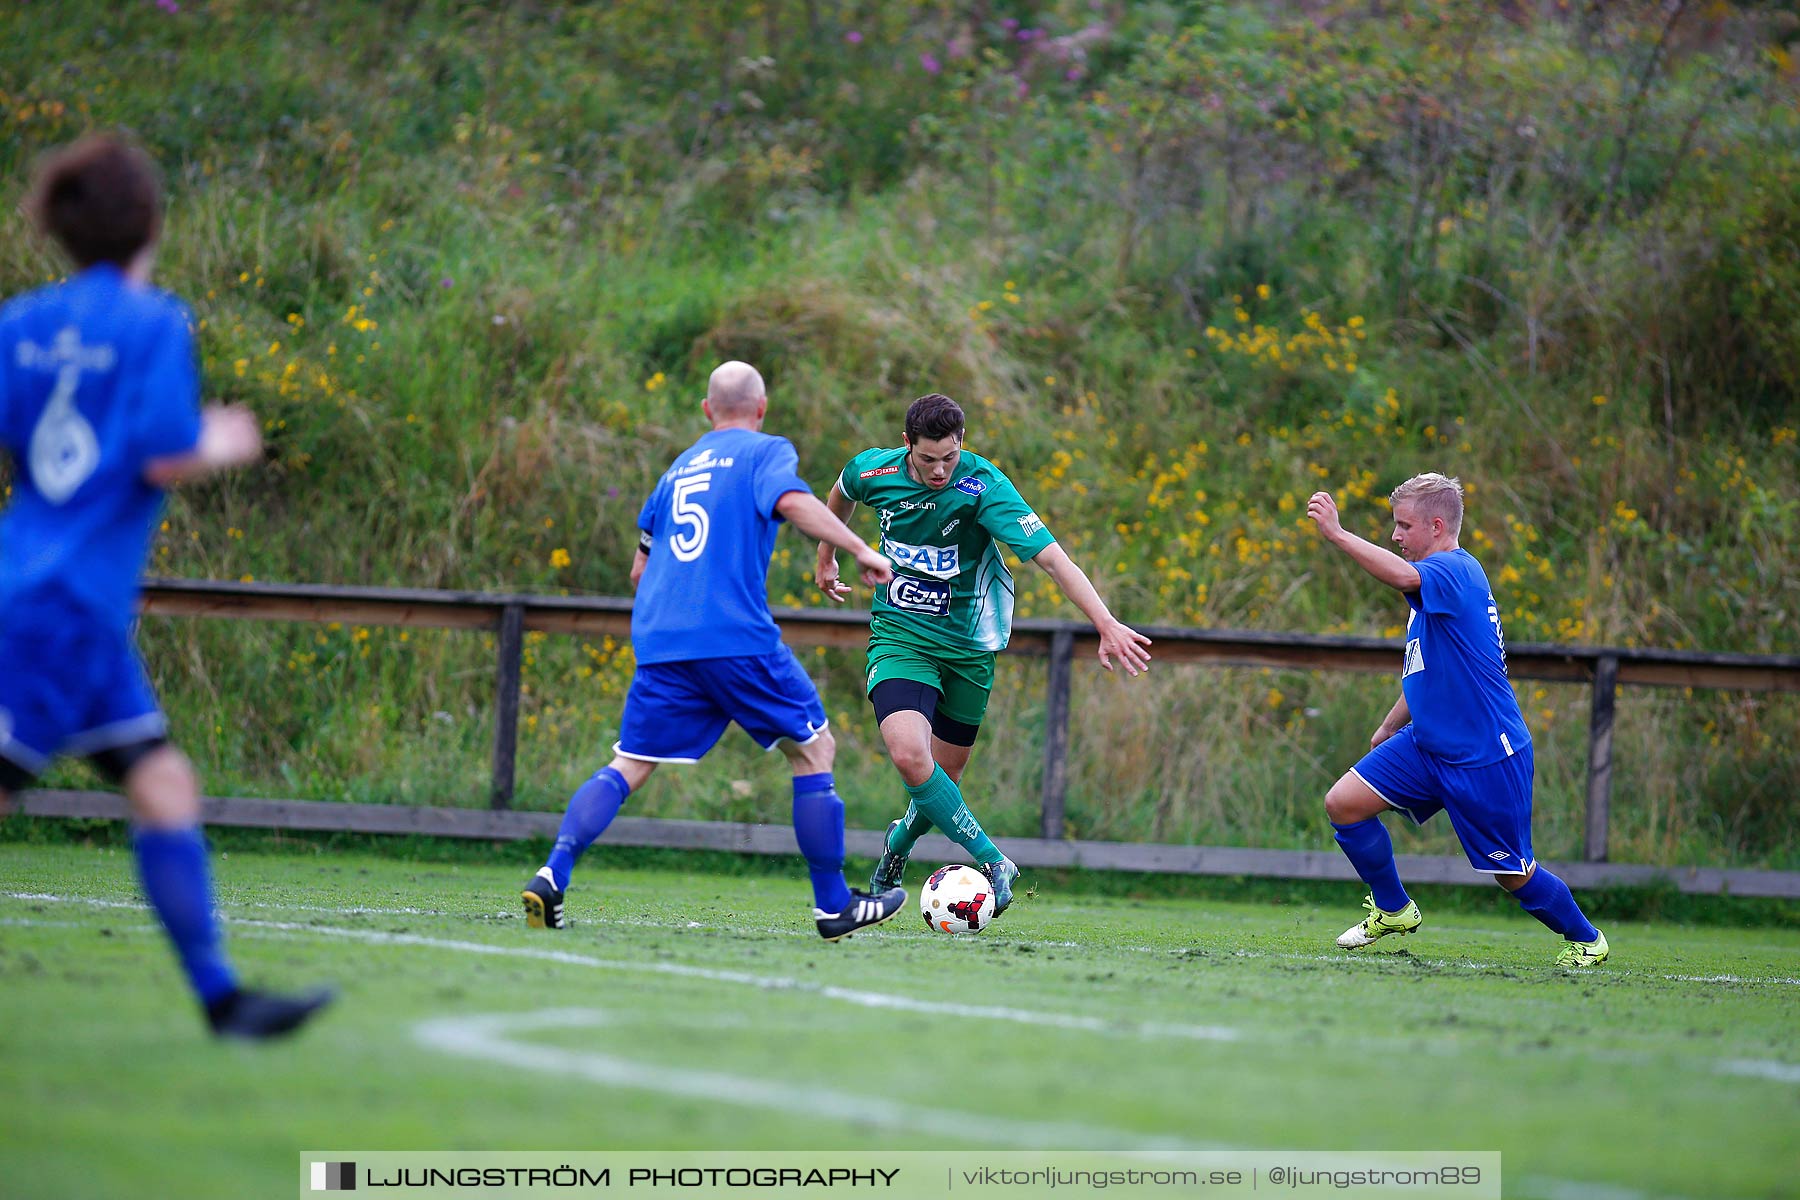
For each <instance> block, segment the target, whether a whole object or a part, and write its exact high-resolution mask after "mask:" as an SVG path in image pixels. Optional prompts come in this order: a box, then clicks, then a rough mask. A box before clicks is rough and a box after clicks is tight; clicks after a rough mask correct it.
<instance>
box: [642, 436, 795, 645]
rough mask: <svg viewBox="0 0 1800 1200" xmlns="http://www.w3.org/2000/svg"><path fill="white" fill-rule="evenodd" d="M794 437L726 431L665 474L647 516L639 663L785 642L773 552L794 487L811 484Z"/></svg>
mask: <svg viewBox="0 0 1800 1200" xmlns="http://www.w3.org/2000/svg"><path fill="white" fill-rule="evenodd" d="M799 465H800V459H799V455H797V454H796V453H795V452H794V447H793V444H792V443H791V442H789V441H788V440H787V439H786V438H783V437H776V436H774V435H773V434H767V433H755V432H752V431H751V430H748V429H718V430H714V431H713V432H711V433H709V434H707V435H706V436H705V437H703V438H701V439H700V440H699V441H697V442H695V443H694V444H693V445H692V446H690V447H689V448H688V449H687V450H686V451H684V452H683V453H682V454H681V455H680V457H678V458H677V459H676V460H675V462H674V464H673V465H672V466H670V468H669V469H668V470H667V471H665V472H664V473H663V477H662V478H661V479H660V480H658V481H657V484H656V489H655V490H654V491H652V492H651V493H650V498H649V499H648V500H646V501H645V502H644V508H643V511H642V512H640V513H639V514H638V528H640V529H642V530H644V531H645V532H647V533H648V534H649V535H650V537H651V539H652V548H651V550H650V561H649V564H648V565H647V566H646V567H645V568H644V576H643V579H642V580H640V581H639V583H638V591H637V601H636V602H635V603H634V604H633V606H632V611H631V646H632V650H633V651H634V652H635V653H636V655H637V660H638V661H639V662H640V663H660V662H683V661H687V660H691V659H700V658H726V657H732V656H736V655H746V654H767V653H769V652H770V651H772V650H774V649H775V648H776V647H777V646H779V645H780V644H781V630H780V628H778V627H777V626H776V624H775V619H774V618H773V617H771V616H770V615H769V555H770V554H772V553H774V550H775V534H776V532H777V529H778V528H779V526H780V524H781V517H780V516H779V515H778V514H777V513H776V512H775V505H776V503H777V502H779V501H780V499H781V498H782V497H783V496H785V495H787V494H788V493H789V492H806V493H807V494H808V495H811V494H812V489H811V488H809V487H807V486H806V482H805V481H804V480H803V479H801V478H800V475H799V470H798V468H799Z"/></svg>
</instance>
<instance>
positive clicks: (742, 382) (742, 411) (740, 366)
mask: <svg viewBox="0 0 1800 1200" xmlns="http://www.w3.org/2000/svg"><path fill="white" fill-rule="evenodd" d="M767 396H768V391H767V389H766V388H764V387H763V377H762V375H761V374H760V373H758V371H757V369H756V368H755V367H753V366H751V365H750V364H749V363H746V362H737V361H735V360H734V361H732V362H728V363H720V364H719V365H718V366H717V367H715V368H714V369H713V373H712V378H711V379H708V380H707V381H706V402H707V404H708V405H710V406H711V408H712V411H713V415H714V416H716V417H722V418H725V419H730V418H732V417H748V416H754V415H755V414H756V410H757V407H758V406H759V405H761V404H762V402H763V400H764V399H765V398H767Z"/></svg>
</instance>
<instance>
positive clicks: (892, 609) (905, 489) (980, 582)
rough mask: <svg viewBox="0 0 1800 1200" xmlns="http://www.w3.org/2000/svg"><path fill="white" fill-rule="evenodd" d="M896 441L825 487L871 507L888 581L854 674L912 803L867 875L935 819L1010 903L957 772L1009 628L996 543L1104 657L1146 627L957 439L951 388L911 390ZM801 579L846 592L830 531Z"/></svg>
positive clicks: (883, 874)
mask: <svg viewBox="0 0 1800 1200" xmlns="http://www.w3.org/2000/svg"><path fill="white" fill-rule="evenodd" d="M904 440H905V445H903V446H896V447H892V448H889V449H880V448H877V449H872V450H864V451H863V452H862V453H861V454H858V455H857V456H856V457H855V458H852V459H851V460H850V463H849V465H848V466H846V467H845V468H844V470H843V473H842V474H840V475H839V476H838V480H837V482H836V483H835V484H833V485H832V488H831V494H830V496H829V497H828V498H827V500H826V505H827V506H828V507H829V508H830V509H831V511H832V512H833V513H835V514H836V515H837V516H838V517H839V518H840V519H847V518H848V517H849V516H850V514H851V512H852V511H853V510H854V509H855V508H856V506H857V505H858V504H865V505H867V506H869V507H870V508H872V509H874V510H875V511H876V514H877V516H878V517H879V518H880V521H881V546H880V549H881V552H882V553H883V554H885V555H887V556H888V558H890V559H891V560H892V561H893V564H894V578H893V581H892V582H891V583H889V584H887V585H885V586H884V587H882V588H879V589H877V590H876V593H875V600H874V606H873V608H874V611H873V613H872V614H871V616H870V619H869V673H868V678H867V681H866V682H867V690H868V696H869V702H870V703H871V704H873V705H874V707H875V716H876V719H877V720H878V721H880V723H881V738H882V741H883V742H885V743H886V745H887V751H888V756H889V757H890V758H892V759H893V760H894V767H895V768H896V769H897V770H898V771H899V772H900V778H901V780H902V781H903V782H904V783H905V784H906V792H907V795H908V797H910V802H909V803H908V804H907V806H906V815H905V816H904V817H902V818H900V819H899V820H897V821H895V822H894V823H893V824H892V825H890V826H888V836H887V852H886V853H885V854H883V855H882V856H881V862H880V863H879V865H877V866H876V868H875V875H874V881H875V883H874V886H876V887H878V888H881V889H885V888H890V887H896V886H898V884H899V882H900V878H901V876H902V875H903V874H904V872H905V870H906V860H907V858H908V856H909V855H911V854H912V848H913V845H914V843H916V842H917V841H918V840H919V839H920V838H921V837H923V836H924V835H925V834H926V833H927V832H928V831H929V830H930V829H931V828H932V826H934V825H935V826H936V827H937V828H939V829H941V830H942V831H943V832H944V834H945V835H946V836H948V837H949V838H951V839H952V840H953V841H955V842H957V843H959V844H960V845H962V846H963V847H964V848H965V849H966V850H968V851H969V853H970V854H971V855H973V856H974V858H975V862H976V864H977V865H978V866H979V867H980V868H981V871H982V873H983V874H985V875H986V876H987V877H988V880H989V881H990V882H991V883H992V884H993V888H994V915H995V916H998V915H999V914H1000V913H1002V912H1004V911H1006V907H1007V906H1008V905H1009V904H1011V903H1012V885H1013V880H1015V879H1016V878H1018V874H1019V868H1018V867H1017V866H1016V865H1014V863H1013V861H1012V860H1011V859H1009V858H1007V857H1006V856H1005V855H1003V854H1001V853H1000V851H999V850H998V849H997V848H996V847H995V846H994V843H993V839H991V838H989V837H988V835H987V834H986V833H985V832H984V831H983V830H982V828H981V822H980V821H978V820H976V819H975V815H974V814H973V813H971V812H970V811H969V806H968V804H966V803H965V802H964V800H963V794H962V791H961V789H960V788H959V787H958V783H959V781H960V780H961V779H962V773H963V768H965V767H967V766H968V764H969V755H970V753H971V752H972V750H973V749H974V746H975V737H976V735H977V734H978V733H979V732H980V730H981V719H982V717H983V716H984V715H985V714H986V712H987V703H988V693H989V692H990V691H991V690H992V689H993V686H994V655H995V654H996V653H997V652H998V651H1000V650H1003V649H1005V647H1006V642H1007V639H1008V638H1009V637H1010V636H1011V634H1012V611H1013V579H1012V573H1011V572H1010V571H1008V570H1007V569H1006V563H1005V561H1004V560H1003V559H1002V558H1001V555H1000V545H999V543H1002V542H1004V543H1005V544H1006V545H1007V546H1009V547H1011V548H1012V550H1013V552H1014V553H1016V554H1017V555H1018V556H1019V557H1020V558H1023V559H1029V560H1030V561H1032V562H1034V563H1036V564H1037V565H1038V566H1040V567H1042V568H1043V569H1044V571H1045V573H1046V574H1048V575H1049V576H1050V578H1052V579H1054V580H1055V581H1056V586H1057V587H1059V588H1061V589H1062V593H1063V595H1065V596H1067V597H1068V598H1069V600H1070V601H1071V602H1072V603H1073V604H1074V605H1075V607H1076V608H1079V609H1080V610H1081V611H1082V612H1083V613H1084V614H1085V615H1086V616H1087V618H1088V620H1090V621H1092V622H1093V623H1094V629H1095V631H1096V632H1098V633H1099V635H1100V665H1101V666H1103V667H1105V668H1106V669H1107V670H1109V671H1110V670H1112V669H1113V660H1114V659H1115V658H1116V659H1118V661H1119V662H1120V663H1121V664H1122V665H1123V666H1124V667H1125V670H1126V671H1127V672H1128V673H1129V674H1131V675H1134V676H1135V675H1136V674H1137V673H1138V672H1139V671H1143V670H1147V669H1149V666H1150V652H1149V651H1148V650H1146V649H1145V648H1144V647H1146V646H1148V645H1149V644H1150V639H1149V638H1147V637H1145V636H1144V635H1143V634H1141V633H1139V632H1137V631H1136V630H1134V629H1132V628H1131V627H1130V626H1128V625H1125V624H1124V623H1123V622H1121V621H1119V620H1118V619H1117V618H1115V617H1114V616H1113V615H1112V613H1111V612H1110V611H1108V609H1107V607H1106V604H1105V603H1104V602H1103V601H1102V600H1101V599H1100V595H1099V593H1098V592H1096V591H1095V590H1094V585H1093V583H1092V582H1091V581H1090V580H1089V579H1088V577H1087V575H1086V574H1085V573H1084V572H1083V571H1082V569H1081V568H1080V567H1078V566H1076V565H1075V563H1074V562H1073V561H1072V560H1071V559H1070V558H1069V556H1068V554H1067V553H1065V552H1064V551H1063V548H1062V547H1061V546H1059V545H1057V544H1056V539H1055V538H1054V537H1052V536H1051V534H1050V531H1049V530H1048V529H1046V528H1045V527H1044V522H1043V521H1042V520H1040V519H1039V517H1038V515H1037V514H1036V513H1035V512H1033V511H1032V510H1031V506H1030V505H1028V504H1026V503H1025V500H1024V498H1023V497H1021V496H1020V495H1019V490H1018V489H1017V488H1015V487H1014V486H1013V483H1012V480H1010V479H1008V478H1007V477H1006V475H1005V474H1004V473H1002V472H1001V470H1000V468H998V467H996V466H995V465H994V464H993V463H990V462H989V461H987V459H985V458H982V457H981V456H980V455H978V454H971V453H969V452H968V451H966V450H964V449H963V448H962V442H963V411H962V408H961V407H960V406H959V405H958V404H957V403H956V401H954V400H952V399H950V397H948V396H943V395H939V394H937V393H935V392H934V393H932V394H931V395H928V396H921V397H919V398H918V399H917V400H914V401H913V402H912V406H911V407H910V408H908V409H907V410H906V429H905V433H904ZM813 580H814V582H815V583H817V584H818V586H819V589H820V590H821V591H823V592H824V593H825V594H826V595H827V596H829V597H831V599H833V600H835V601H838V602H840V603H841V602H842V601H843V600H844V599H845V598H846V597H847V596H849V594H850V588H849V585H847V584H845V583H843V582H842V581H841V580H840V578H839V575H838V563H837V552H836V549H835V548H834V547H833V546H831V545H830V544H829V543H825V542H821V543H820V544H819V561H818V567H817V569H816V571H815V572H814V576H813Z"/></svg>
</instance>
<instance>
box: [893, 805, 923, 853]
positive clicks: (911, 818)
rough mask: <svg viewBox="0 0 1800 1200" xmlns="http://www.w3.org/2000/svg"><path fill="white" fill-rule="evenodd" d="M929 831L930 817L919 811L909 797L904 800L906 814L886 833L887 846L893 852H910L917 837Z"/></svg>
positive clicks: (916, 842) (916, 841)
mask: <svg viewBox="0 0 1800 1200" xmlns="http://www.w3.org/2000/svg"><path fill="white" fill-rule="evenodd" d="M930 832H931V818H930V817H928V816H926V815H925V814H924V813H922V812H920V811H919V806H918V805H917V804H914V803H913V802H912V800H911V798H910V797H909V798H908V799H907V802H906V815H905V816H904V817H901V818H900V823H899V824H898V825H896V826H894V828H893V829H892V830H890V831H889V833H888V839H887V848H888V849H889V850H891V851H893V852H894V853H895V854H911V853H912V852H913V847H914V846H916V845H918V844H919V839H920V838H922V837H924V836H925V835H926V834H928V833H930Z"/></svg>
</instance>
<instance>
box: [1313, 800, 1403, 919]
mask: <svg viewBox="0 0 1800 1200" xmlns="http://www.w3.org/2000/svg"><path fill="white" fill-rule="evenodd" d="M1331 827H1332V828H1333V829H1335V830H1336V831H1337V844H1338V845H1339V846H1340V847H1342V848H1343V851H1344V857H1345V858H1347V859H1349V860H1350V865H1351V866H1353V867H1355V868H1356V873H1357V874H1358V875H1360V876H1362V881H1363V882H1364V883H1366V884H1368V885H1369V894H1370V895H1371V896H1372V897H1374V899H1375V907H1376V908H1379V909H1380V910H1381V911H1382V912H1399V911H1400V910H1401V909H1403V908H1405V907H1406V906H1407V903H1408V902H1409V901H1410V900H1411V897H1410V896H1408V895H1407V894H1406V888H1405V887H1404V886H1403V885H1402V884H1401V882H1400V872H1399V871H1398V870H1397V869H1396V868H1395V866H1394V842H1393V839H1392V838H1390V837H1388V831H1387V826H1385V825H1383V824H1382V823H1381V818H1380V817H1367V818H1365V819H1363V820H1361V821H1356V822H1353V823H1351V824H1349V825H1339V824H1338V823H1337V822H1336V821H1333V822H1332V823H1331Z"/></svg>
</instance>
